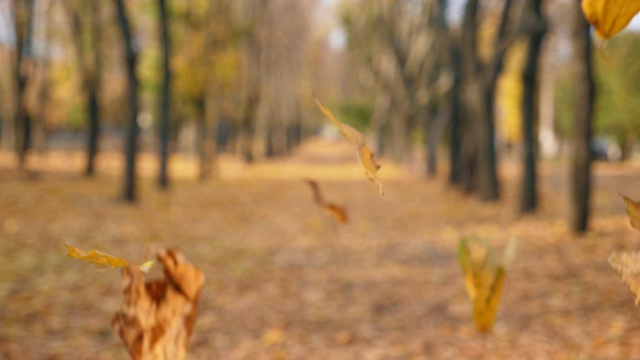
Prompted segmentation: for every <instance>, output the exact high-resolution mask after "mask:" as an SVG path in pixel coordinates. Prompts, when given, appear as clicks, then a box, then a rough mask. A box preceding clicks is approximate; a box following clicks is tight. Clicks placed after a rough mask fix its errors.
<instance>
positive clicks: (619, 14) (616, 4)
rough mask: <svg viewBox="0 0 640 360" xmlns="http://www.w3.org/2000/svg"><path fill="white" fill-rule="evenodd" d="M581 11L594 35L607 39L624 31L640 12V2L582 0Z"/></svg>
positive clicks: (629, 0) (626, 0) (628, 0)
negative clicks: (593, 29) (594, 32)
mask: <svg viewBox="0 0 640 360" xmlns="http://www.w3.org/2000/svg"><path fill="white" fill-rule="evenodd" d="M582 11H583V12H584V16H585V17H586V19H587V21H589V23H591V25H593V27H594V28H595V30H596V35H598V37H600V38H603V39H608V38H610V37H612V36H613V35H615V34H617V33H618V32H620V31H621V30H622V29H624V28H625V27H626V26H627V25H628V24H629V22H630V21H631V19H633V17H634V16H635V15H636V14H637V13H638V12H640V0H582Z"/></svg>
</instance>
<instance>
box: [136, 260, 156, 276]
mask: <svg viewBox="0 0 640 360" xmlns="http://www.w3.org/2000/svg"><path fill="white" fill-rule="evenodd" d="M153 264H154V261H153V260H149V261H145V262H144V263H142V265H140V266H139V268H140V271H142V272H143V273H148V272H149V271H150V270H151V267H153Z"/></svg>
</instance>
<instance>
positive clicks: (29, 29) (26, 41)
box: [13, 0, 35, 167]
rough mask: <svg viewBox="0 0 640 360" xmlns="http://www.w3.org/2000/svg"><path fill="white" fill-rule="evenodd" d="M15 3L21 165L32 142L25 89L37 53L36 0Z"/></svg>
mask: <svg viewBox="0 0 640 360" xmlns="http://www.w3.org/2000/svg"><path fill="white" fill-rule="evenodd" d="M13 6H14V7H13V16H14V18H13V23H14V26H15V28H14V34H15V36H16V39H15V41H16V51H15V56H14V76H15V81H16V83H15V93H16V99H15V102H16V108H15V117H14V133H15V136H14V146H15V150H16V154H17V156H18V166H20V167H23V166H24V164H25V161H26V156H27V151H28V150H29V147H30V146H31V119H30V117H29V114H28V113H27V107H26V99H25V95H26V94H25V91H26V88H27V81H28V74H29V67H30V65H31V63H32V61H31V60H32V57H33V44H32V33H33V14H34V6H35V0H16V1H14V2H13Z"/></svg>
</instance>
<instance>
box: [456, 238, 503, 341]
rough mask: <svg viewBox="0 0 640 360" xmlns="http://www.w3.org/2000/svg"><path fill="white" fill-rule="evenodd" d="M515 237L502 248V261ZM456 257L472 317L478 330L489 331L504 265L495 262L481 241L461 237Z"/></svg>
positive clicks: (485, 244)
mask: <svg viewBox="0 0 640 360" xmlns="http://www.w3.org/2000/svg"><path fill="white" fill-rule="evenodd" d="M514 254H515V240H511V241H510V242H509V244H508V245H507V249H506V250H505V255H504V257H503V258H504V259H505V260H503V261H511V260H512V259H513V257H514V256H515V255H514ZM458 259H459V261H460V266H461V268H462V271H463V273H464V284H465V288H466V290H467V294H468V295H469V299H470V300H471V302H472V305H473V321H474V323H475V325H476V328H477V329H478V331H482V332H487V331H490V330H491V328H492V327H493V324H494V322H495V318H496V315H497V313H498V307H499V305H500V299H501V297H502V290H503V288H504V282H505V277H506V266H505V263H503V264H499V265H497V264H496V261H495V256H494V254H493V250H492V249H491V248H490V247H489V245H488V244H487V243H486V242H485V241H481V240H479V239H476V238H471V239H467V238H463V239H462V240H461V241H460V246H459V248H458Z"/></svg>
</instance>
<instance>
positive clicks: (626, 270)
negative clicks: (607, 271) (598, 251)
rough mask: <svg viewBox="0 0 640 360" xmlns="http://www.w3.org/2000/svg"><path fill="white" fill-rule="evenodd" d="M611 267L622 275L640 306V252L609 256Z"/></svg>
mask: <svg viewBox="0 0 640 360" xmlns="http://www.w3.org/2000/svg"><path fill="white" fill-rule="evenodd" d="M609 265H611V267H612V268H613V269H614V270H615V271H616V272H617V273H618V274H620V275H622V281H624V283H625V284H627V285H628V286H629V288H630V289H631V291H632V292H633V293H634V294H635V295H636V301H635V302H636V305H638V304H640V252H637V253H629V252H621V253H613V254H611V255H609Z"/></svg>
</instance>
